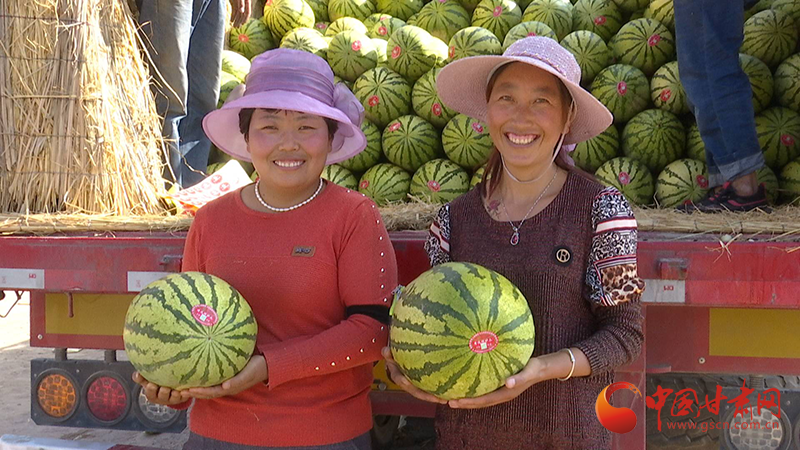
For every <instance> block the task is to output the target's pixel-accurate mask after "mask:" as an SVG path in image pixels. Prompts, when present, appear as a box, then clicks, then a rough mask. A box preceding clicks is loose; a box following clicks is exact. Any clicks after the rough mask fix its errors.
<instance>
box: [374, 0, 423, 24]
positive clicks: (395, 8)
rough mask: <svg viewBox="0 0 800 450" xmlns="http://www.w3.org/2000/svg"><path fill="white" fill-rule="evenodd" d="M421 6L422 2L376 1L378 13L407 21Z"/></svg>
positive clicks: (414, 0) (410, 0) (416, 0)
mask: <svg viewBox="0 0 800 450" xmlns="http://www.w3.org/2000/svg"><path fill="white" fill-rule="evenodd" d="M423 4H424V2H423V1H422V0H378V12H381V13H384V14H388V15H390V16H392V17H397V18H398V19H400V20H405V21H407V20H408V18H409V17H411V16H413V15H414V14H416V13H418V12H419V10H420V9H422V5H423Z"/></svg>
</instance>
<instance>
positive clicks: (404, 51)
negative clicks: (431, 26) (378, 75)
mask: <svg viewBox="0 0 800 450" xmlns="http://www.w3.org/2000/svg"><path fill="white" fill-rule="evenodd" d="M436 41H437V39H436V38H434V37H433V36H431V35H430V34H429V33H428V32H427V31H425V30H423V29H422V28H420V27H417V26H413V25H406V26H404V27H402V28H400V29H399V30H397V31H395V32H394V34H392V36H391V37H390V38H389V44H388V46H387V48H386V51H388V52H390V53H389V64H388V66H389V68H390V69H392V70H394V71H395V72H397V73H399V74H400V75H402V76H404V77H405V78H406V79H407V80H409V81H416V79H417V78H419V77H420V76H422V74H424V73H425V72H427V71H429V70H431V69H432V68H433V67H434V66H436V65H438V64H440V63H441V62H443V61H446V60H447V53H448V49H447V44H444V48H442V47H441V46H440V45H439V44H438V43H437V42H436ZM438 42H439V43H441V42H442V41H441V40H438Z"/></svg>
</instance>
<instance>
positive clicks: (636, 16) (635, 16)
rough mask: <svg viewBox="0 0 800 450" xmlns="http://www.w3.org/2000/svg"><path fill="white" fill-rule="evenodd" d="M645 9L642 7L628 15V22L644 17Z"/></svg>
mask: <svg viewBox="0 0 800 450" xmlns="http://www.w3.org/2000/svg"><path fill="white" fill-rule="evenodd" d="M645 11H646V10H644V9H640V10H638V11H634V12H632V13H631V15H630V17H628V22H630V21H631V20H636V19H643V18H644V13H645Z"/></svg>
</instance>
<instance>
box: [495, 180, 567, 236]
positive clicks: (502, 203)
mask: <svg viewBox="0 0 800 450" xmlns="http://www.w3.org/2000/svg"><path fill="white" fill-rule="evenodd" d="M556 175H558V170H556V171H555V172H554V173H553V178H551V179H550V182H549V183H547V186H545V188H544V189H543V190H542V192H541V193H540V194H539V197H537V198H536V201H535V202H533V205H532V206H531V208H530V209H529V210H528V212H527V213H525V217H523V218H522V221H521V222H520V223H519V225H514V222H513V221H512V220H511V215H510V214H508V209H506V204H505V203H504V202H503V198H502V197H500V206H502V207H503V211H505V213H506V217H508V223H509V224H511V228H512V229H513V230H514V233H513V234H512V235H511V239H510V241H509V242H511V245H517V244H519V229H520V228H522V224H523V223H525V221H526V220H528V214H530V213H531V211H533V208H535V207H536V205H538V204H539V200H541V199H542V197H544V193H545V192H547V190H548V189H550V185H551V184H553V181H555V179H556Z"/></svg>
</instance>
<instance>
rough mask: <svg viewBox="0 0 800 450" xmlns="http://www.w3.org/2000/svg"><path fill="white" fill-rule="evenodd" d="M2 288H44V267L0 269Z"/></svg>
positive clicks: (0, 284) (0, 286) (0, 285)
mask: <svg viewBox="0 0 800 450" xmlns="http://www.w3.org/2000/svg"><path fill="white" fill-rule="evenodd" d="M0 288H3V289H44V269H0Z"/></svg>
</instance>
